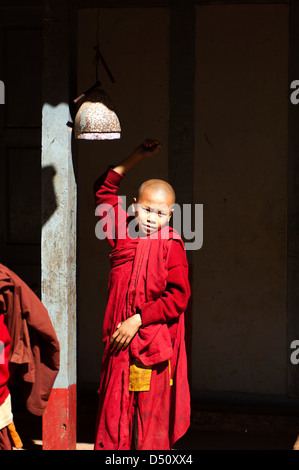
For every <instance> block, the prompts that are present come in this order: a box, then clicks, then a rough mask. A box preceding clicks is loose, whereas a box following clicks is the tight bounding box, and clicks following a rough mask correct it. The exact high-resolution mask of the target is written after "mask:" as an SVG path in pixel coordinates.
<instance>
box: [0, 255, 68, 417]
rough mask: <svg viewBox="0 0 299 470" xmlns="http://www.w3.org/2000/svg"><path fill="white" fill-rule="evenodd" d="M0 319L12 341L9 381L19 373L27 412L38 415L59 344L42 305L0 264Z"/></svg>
mask: <svg viewBox="0 0 299 470" xmlns="http://www.w3.org/2000/svg"><path fill="white" fill-rule="evenodd" d="M0 317H2V319H3V318H4V323H5V325H6V328H7V331H8V333H9V336H10V342H11V344H10V354H9V373H10V381H13V378H14V374H15V373H16V372H18V376H20V377H21V379H22V381H23V387H24V396H25V400H26V406H27V409H28V411H30V412H31V413H32V414H34V415H37V416H41V415H42V414H43V412H44V410H45V408H46V406H47V403H48V399H49V396H50V393H51V390H52V388H53V384H54V381H55V378H56V376H57V374H58V372H59V364H60V347H59V342H58V339H57V336H56V333H55V330H54V328H53V325H52V323H51V320H50V318H49V314H48V311H47V310H46V308H45V307H44V305H43V304H42V302H41V301H40V300H39V298H38V297H37V296H36V295H35V294H34V292H33V291H32V290H31V289H30V288H29V287H28V286H27V284H26V283H25V282H24V281H22V280H21V279H20V278H19V277H18V276H17V275H16V274H15V273H14V272H13V271H11V270H10V269H8V268H7V267H5V266H4V265H2V264H0ZM0 391H1V384H0Z"/></svg>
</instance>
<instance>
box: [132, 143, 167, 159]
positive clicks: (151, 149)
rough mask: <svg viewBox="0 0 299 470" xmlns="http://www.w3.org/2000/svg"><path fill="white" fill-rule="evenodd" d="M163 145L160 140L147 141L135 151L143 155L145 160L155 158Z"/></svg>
mask: <svg viewBox="0 0 299 470" xmlns="http://www.w3.org/2000/svg"><path fill="white" fill-rule="evenodd" d="M161 147H162V144H161V142H159V140H154V139H146V140H145V141H144V142H143V144H141V145H139V146H138V147H137V148H136V149H135V153H138V154H140V155H142V157H143V158H153V157H154V156H155V155H156V154H157V153H158V152H159V151H160V149H161Z"/></svg>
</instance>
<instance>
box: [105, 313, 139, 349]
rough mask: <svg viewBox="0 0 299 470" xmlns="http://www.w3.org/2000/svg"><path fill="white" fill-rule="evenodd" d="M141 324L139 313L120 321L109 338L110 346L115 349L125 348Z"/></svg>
mask: <svg viewBox="0 0 299 470" xmlns="http://www.w3.org/2000/svg"><path fill="white" fill-rule="evenodd" d="M141 325H142V321H141V316H140V314H139V313H137V314H136V315H132V317H129V318H127V319H126V320H125V321H123V322H122V323H120V325H119V326H118V328H117V329H116V331H115V332H114V333H113V335H112V336H111V338H110V344H111V345H112V347H113V348H116V349H125V348H126V347H127V346H128V345H129V344H130V342H131V341H132V339H133V338H134V336H135V335H136V333H137V331H138V330H139V328H140V327H141Z"/></svg>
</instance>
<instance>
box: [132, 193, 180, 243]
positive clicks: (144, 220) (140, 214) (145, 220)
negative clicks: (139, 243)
mask: <svg viewBox="0 0 299 470" xmlns="http://www.w3.org/2000/svg"><path fill="white" fill-rule="evenodd" d="M172 204H173V201H172V198H171V197H170V196H169V195H167V194H165V192H163V191H159V190H151V189H145V190H144V191H142V193H141V194H140V195H139V197H138V200H136V198H134V200H133V208H134V210H135V218H136V219H137V223H138V228H139V231H140V232H141V233H142V234H144V235H150V234H152V233H154V232H156V231H157V230H161V229H162V228H163V227H165V225H167V224H168V222H169V220H170V217H171V215H172V211H173V209H172Z"/></svg>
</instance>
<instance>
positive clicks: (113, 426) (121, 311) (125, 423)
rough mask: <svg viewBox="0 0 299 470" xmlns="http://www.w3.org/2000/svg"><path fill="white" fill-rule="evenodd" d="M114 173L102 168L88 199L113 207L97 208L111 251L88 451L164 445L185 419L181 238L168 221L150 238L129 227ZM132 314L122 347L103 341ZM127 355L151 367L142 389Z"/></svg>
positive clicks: (185, 290)
mask: <svg viewBox="0 0 299 470" xmlns="http://www.w3.org/2000/svg"><path fill="white" fill-rule="evenodd" d="M122 178H123V176H121V175H119V174H118V173H116V172H114V171H113V169H110V170H109V171H108V173H107V175H106V178H105V180H104V181H103V180H102V181H101V182H98V183H96V187H95V190H96V204H97V205H99V204H100V205H103V204H106V205H108V204H109V205H110V206H113V208H114V210H113V211H111V210H110V211H108V213H107V214H106V215H104V214H103V213H102V224H103V225H105V229H106V236H107V239H108V241H109V242H110V244H111V246H112V247H113V250H112V252H111V254H110V261H111V272H110V276H109V283H108V303H107V308H106V313H105V319H104V324H103V341H104V345H105V349H104V355H103V363H102V368H101V375H100V386H99V390H98V392H99V409H98V416H97V430H96V440H95V449H96V450H100V449H103V450H105V449H108V450H116V449H118V450H129V449H139V450H145V449H160V450H168V449H171V448H172V446H173V444H174V442H176V441H177V440H178V439H179V438H180V437H182V436H183V435H184V434H185V432H186V431H187V429H188V427H189V425H190V392H189V385H188V379H187V358H186V349H185V329H184V311H185V310H186V308H187V304H188V300H189V297H190V287H189V282H188V264H187V260H186V253H185V249H184V245H183V242H182V240H181V238H180V237H179V236H178V234H177V232H175V231H174V230H173V229H171V228H170V227H164V228H163V229H162V230H161V231H159V232H157V233H156V237H155V238H153V236H152V235H151V237H138V236H135V237H134V235H133V234H132V232H130V230H129V229H128V227H129V225H130V223H129V222H130V218H129V216H128V214H127V213H126V212H125V211H124V209H123V208H122V205H121V204H120V200H119V198H118V196H117V195H116V193H117V190H118V186H119V184H120V181H121V180H122ZM102 207H103V206H102ZM106 207H107V209H108V206H106ZM104 223H105V224H104ZM166 235H167V236H166ZM136 312H139V313H140V314H141V317H142V327H141V328H140V329H139V331H138V333H137V334H136V335H135V337H134V338H133V340H132V341H131V343H130V345H129V347H128V348H126V349H125V350H115V349H113V348H112V347H111V345H110V343H109V339H110V337H111V335H112V334H113V333H114V332H115V330H116V328H117V325H118V324H119V323H120V322H122V321H124V320H125V319H126V318H128V317H129V316H131V315H133V314H135V313H136ZM134 359H135V360H136V359H137V360H138V361H141V362H142V363H143V364H144V365H145V366H150V367H151V368H152V374H151V380H150V389H149V391H139V392H130V391H129V369H130V364H131V362H132V360H134ZM133 429H134V432H133ZM136 436H137V437H136ZM136 438H137V441H138V442H136ZM134 440H135V441H134Z"/></svg>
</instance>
